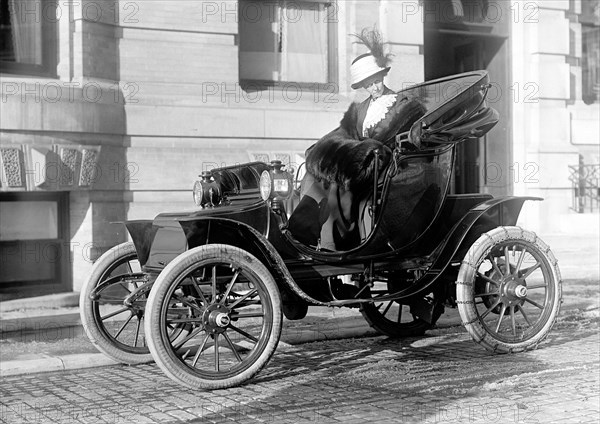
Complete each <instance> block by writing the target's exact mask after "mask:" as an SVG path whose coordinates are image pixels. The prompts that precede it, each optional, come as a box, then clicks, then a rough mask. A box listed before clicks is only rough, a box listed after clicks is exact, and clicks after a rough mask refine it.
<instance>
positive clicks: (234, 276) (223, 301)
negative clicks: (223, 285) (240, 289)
mask: <svg viewBox="0 0 600 424" xmlns="http://www.w3.org/2000/svg"><path fill="white" fill-rule="evenodd" d="M239 275H240V271H239V270H236V271H235V273H234V274H233V277H232V278H231V281H230V282H229V284H228V285H227V290H225V293H224V294H223V297H222V298H221V302H219V303H221V304H224V303H225V301H226V300H227V296H229V293H230V292H231V289H232V288H233V286H234V285H235V282H236V280H237V278H238V276H239Z"/></svg>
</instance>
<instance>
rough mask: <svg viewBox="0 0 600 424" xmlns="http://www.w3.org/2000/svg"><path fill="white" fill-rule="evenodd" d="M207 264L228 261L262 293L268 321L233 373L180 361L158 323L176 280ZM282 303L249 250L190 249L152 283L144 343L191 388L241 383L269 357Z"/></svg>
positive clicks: (166, 369)
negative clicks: (254, 349)
mask: <svg viewBox="0 0 600 424" xmlns="http://www.w3.org/2000/svg"><path fill="white" fill-rule="evenodd" d="M210 263H229V264H232V265H233V266H234V267H235V268H236V269H243V270H244V272H247V273H248V275H250V276H251V277H252V278H253V279H254V281H256V282H258V284H259V285H262V286H261V290H263V294H264V295H265V296H266V297H265V298H264V299H263V298H261V300H262V301H263V305H264V307H265V308H269V311H270V314H272V320H271V322H269V323H268V325H267V326H268V328H267V329H263V332H262V333H261V339H260V342H261V343H262V344H261V347H260V349H258V350H257V353H256V355H251V356H253V359H252V361H251V362H249V363H247V364H244V366H243V367H242V368H243V369H242V370H241V371H240V372H239V373H236V374H233V375H231V373H226V372H223V375H222V376H221V375H218V376H214V375H212V376H211V377H206V376H205V375H201V374H202V373H201V372H196V370H194V369H192V368H191V367H190V366H188V365H186V363H185V361H183V362H182V360H181V358H180V357H179V356H178V355H177V354H176V353H175V352H174V350H173V349H172V346H171V343H170V342H169V340H168V336H167V335H166V332H165V329H166V325H164V324H162V315H163V313H164V308H165V307H166V306H167V305H166V303H168V302H169V299H170V296H171V293H172V292H173V291H174V290H175V288H176V287H177V285H178V284H179V281H180V280H181V279H182V278H184V277H185V276H186V275H187V273H188V272H191V270H193V269H195V268H197V267H199V266H202V265H203V264H210ZM282 316H283V314H282V306H281V298H280V294H279V289H278V288H277V284H276V282H275V280H274V278H273V276H272V275H271V273H270V272H269V270H268V269H267V268H266V267H265V266H264V265H263V264H262V263H261V262H260V260H258V259H257V258H256V257H255V256H253V255H251V254H250V253H248V252H246V251H244V250H242V249H239V248H237V247H234V246H230V245H225V244H208V245H204V246H199V247H196V248H193V249H190V250H188V251H186V252H184V253H182V254H181V255H179V256H178V257H176V258H175V259H174V260H173V261H171V262H170V263H169V264H168V265H167V266H166V267H165V269H164V270H163V271H162V272H161V274H160V276H159V277H158V279H157V280H156V282H155V283H154V285H153V287H152V290H151V292H150V295H149V297H148V302H147V307H146V319H145V331H146V335H147V336H148V346H149V347H150V352H151V353H152V356H153V357H154V360H155V362H156V363H157V364H158V366H159V367H160V368H161V369H162V370H163V371H164V373H165V374H166V375H167V376H169V377H170V378H171V379H172V380H173V381H175V382H177V383H179V384H181V385H183V386H186V387H189V388H192V389H209V390H213V389H223V388H228V387H233V386H237V385H240V384H242V383H244V382H245V381H247V380H249V379H251V378H252V377H254V376H255V375H256V374H257V373H258V372H259V371H260V370H261V369H262V368H263V367H264V366H265V365H266V364H267V362H268V361H269V360H270V358H271V356H272V355H273V353H274V352H275V349H276V348H277V344H278V343H279V337H280V335H281V327H282ZM257 344H258V343H257Z"/></svg>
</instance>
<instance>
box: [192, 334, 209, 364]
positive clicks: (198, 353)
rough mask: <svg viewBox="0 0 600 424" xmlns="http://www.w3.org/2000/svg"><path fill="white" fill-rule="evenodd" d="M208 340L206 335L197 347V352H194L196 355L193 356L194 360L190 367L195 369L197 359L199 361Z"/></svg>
mask: <svg viewBox="0 0 600 424" xmlns="http://www.w3.org/2000/svg"><path fill="white" fill-rule="evenodd" d="M209 338H210V334H207V335H206V337H205V338H204V340H203V341H202V344H201V345H200V346H199V347H198V351H197V352H196V354H195V355H194V359H193V360H192V367H195V366H196V364H197V363H198V359H200V355H201V354H202V352H204V347H205V346H206V342H207V341H208V339H209Z"/></svg>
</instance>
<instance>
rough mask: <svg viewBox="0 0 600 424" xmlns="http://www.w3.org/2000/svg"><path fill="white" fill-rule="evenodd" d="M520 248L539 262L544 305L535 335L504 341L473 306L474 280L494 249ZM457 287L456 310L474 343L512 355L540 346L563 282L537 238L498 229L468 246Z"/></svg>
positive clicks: (555, 312)
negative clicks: (507, 246) (544, 294)
mask: <svg viewBox="0 0 600 424" xmlns="http://www.w3.org/2000/svg"><path fill="white" fill-rule="evenodd" d="M511 244H519V245H521V246H524V247H526V248H527V250H528V251H530V252H533V253H535V255H536V256H537V257H538V259H537V260H538V261H539V262H540V269H541V270H542V271H541V272H542V274H543V278H544V281H545V283H546V284H547V286H546V287H547V290H548V294H547V302H546V303H545V305H544V309H543V310H542V312H541V314H540V318H539V319H538V321H537V322H536V323H535V325H534V326H532V328H534V330H535V332H534V333H533V334H530V335H528V336H527V337H526V338H524V339H523V340H514V341H513V340H503V339H501V338H500V337H498V334H496V333H495V332H494V331H490V330H491V329H490V328H489V326H487V325H485V324H484V323H483V320H482V318H481V315H483V314H480V313H479V312H478V310H477V306H476V304H475V294H476V293H475V280H476V275H477V270H478V269H479V267H480V265H481V264H482V262H483V261H484V260H485V259H486V257H487V256H488V254H490V252H491V251H492V249H494V248H498V246H502V245H511ZM456 284H457V287H456V298H457V304H458V310H459V312H460V316H461V318H462V321H463V325H464V326H465V328H466V329H467V331H468V332H469V334H470V335H471V337H472V338H473V340H474V341H475V342H477V343H479V344H480V345H482V346H483V347H484V348H485V349H487V350H489V351H491V352H495V353H513V352H522V351H526V350H532V349H535V348H536V347H537V346H538V345H539V344H540V342H542V341H543V340H544V339H545V338H546V336H547V335H548V333H549V332H550V330H551V328H552V326H553V325H554V323H555V321H556V318H557V316H558V313H559V310H560V304H561V302H562V287H561V285H562V282H561V276H560V271H559V269H558V264H557V260H556V258H555V257H554V254H553V253H552V251H551V250H550V248H549V247H548V245H547V244H546V243H544V242H543V241H542V240H541V239H540V238H539V237H537V235H536V234H535V233H533V232H531V231H527V230H524V229H522V228H520V227H498V228H495V229H493V230H491V231H489V232H487V233H485V234H483V235H482V236H481V237H479V239H478V240H477V241H476V242H475V243H474V244H473V245H472V246H471V248H470V249H469V251H468V252H467V254H466V255H465V258H464V260H463V261H462V264H461V267H460V270H459V274H458V279H457V282H456Z"/></svg>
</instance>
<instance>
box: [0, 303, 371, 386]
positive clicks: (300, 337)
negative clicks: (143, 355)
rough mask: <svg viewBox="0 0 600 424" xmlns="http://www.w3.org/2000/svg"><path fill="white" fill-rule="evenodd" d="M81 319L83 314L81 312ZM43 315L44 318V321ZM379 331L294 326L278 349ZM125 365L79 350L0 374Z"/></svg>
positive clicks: (354, 323) (351, 322) (357, 322)
mask: <svg viewBox="0 0 600 424" xmlns="http://www.w3.org/2000/svg"><path fill="white" fill-rule="evenodd" d="M77 318H79V314H77ZM41 319H42V318H40V320H41ZM377 335H379V333H377V331H375V330H373V329H372V328H371V327H369V326H368V325H367V324H366V322H365V321H364V320H362V319H348V320H345V321H344V322H341V323H337V325H335V326H332V325H325V326H323V327H321V326H319V325H316V326H315V325H312V326H304V327H291V328H285V327H284V329H283V331H282V335H281V340H280V342H279V345H278V347H277V350H282V351H285V350H288V349H291V348H292V347H293V346H294V345H299V344H304V343H311V342H317V341H323V340H335V339H348V338H359V337H360V338H362V337H372V336H377ZM113 365H123V364H121V363H120V362H117V361H114V360H112V359H110V358H108V357H107V356H105V355H104V354H102V353H77V354H70V355H58V356H51V355H41V357H40V358H36V359H22V360H11V361H5V362H0V377H9V376H16V375H24V374H35V373H42V372H56V371H69V370H77V369H84V368H96V367H105V366H113Z"/></svg>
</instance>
